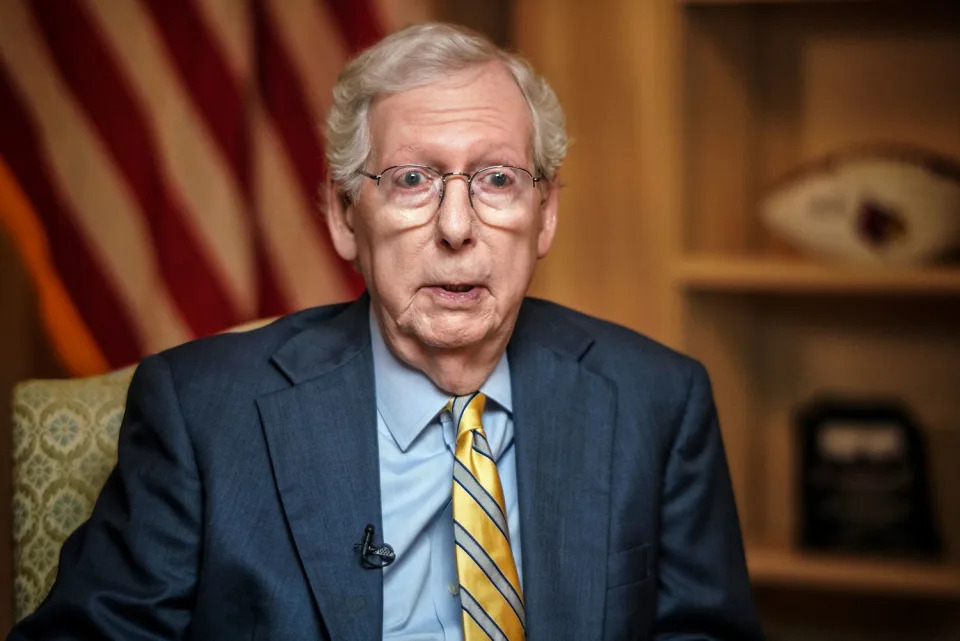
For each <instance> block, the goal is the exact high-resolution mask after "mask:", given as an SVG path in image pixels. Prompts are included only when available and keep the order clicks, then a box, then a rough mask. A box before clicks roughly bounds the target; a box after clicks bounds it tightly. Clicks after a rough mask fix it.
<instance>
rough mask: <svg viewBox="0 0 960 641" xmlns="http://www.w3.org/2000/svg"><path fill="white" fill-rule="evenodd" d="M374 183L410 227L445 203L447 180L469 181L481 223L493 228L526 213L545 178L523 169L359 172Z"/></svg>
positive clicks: (425, 168) (409, 167)
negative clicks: (460, 178) (442, 171)
mask: <svg viewBox="0 0 960 641" xmlns="http://www.w3.org/2000/svg"><path fill="white" fill-rule="evenodd" d="M358 173H360V174H361V175H363V176H366V177H367V178H370V179H371V180H375V181H376V183H377V186H378V188H379V190H380V193H381V194H382V195H383V197H384V200H385V202H386V204H387V206H388V207H389V208H390V209H391V210H393V211H395V212H396V214H397V215H398V217H400V218H402V219H403V221H404V222H405V223H408V224H422V223H424V222H426V221H427V220H429V219H430V218H431V217H432V216H433V215H434V213H435V212H436V211H437V208H438V207H439V206H440V203H442V202H443V196H444V192H445V191H446V184H447V179H449V178H452V177H462V178H465V179H466V180H467V193H468V195H469V198H470V205H471V206H472V207H473V209H474V210H475V211H476V212H477V215H478V216H480V218H481V219H482V220H484V221H485V222H488V223H491V224H509V223H511V222H514V221H516V220H517V218H518V217H522V216H523V215H524V212H525V211H527V209H526V207H524V205H525V204H527V203H529V202H530V195H531V193H532V192H533V191H535V190H536V189H537V186H538V184H539V183H541V182H542V180H543V178H542V177H539V176H534V175H533V174H532V173H531V172H530V171H528V170H526V169H524V168H523V167H513V166H510V165H493V166H490V167H484V168H483V169H478V170H476V171H475V172H473V173H467V172H463V171H451V172H447V173H441V172H440V171H439V170H437V169H434V168H433V167H428V166H426V165H394V166H393V167H387V168H386V169H384V170H383V171H381V172H380V173H379V174H371V173H369V172H366V171H363V170H362V169H361V170H359V172H358Z"/></svg>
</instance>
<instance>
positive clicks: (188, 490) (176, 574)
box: [8, 356, 202, 641]
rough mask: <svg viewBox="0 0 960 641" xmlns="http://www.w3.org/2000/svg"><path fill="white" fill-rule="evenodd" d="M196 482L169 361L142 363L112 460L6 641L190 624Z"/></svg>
mask: <svg viewBox="0 0 960 641" xmlns="http://www.w3.org/2000/svg"><path fill="white" fill-rule="evenodd" d="M201 495H202V492H201V485H200V480H199V477H198V474H197V465H196V461H195V459H194V452H193V447H192V445H191V443H190V441H189V438H188V435H187V430H186V427H185V425H184V420H183V416H182V414H181V412H180V407H179V403H178V400H177V396H176V392H175V391H174V386H173V382H172V379H171V376H170V371H169V368H168V367H167V365H166V362H165V361H164V360H163V357H162V356H154V357H151V358H148V359H146V360H144V361H143V363H142V364H141V365H140V366H139V368H138V369H137V372H136V374H135V375H134V377H133V381H132V383H131V385H130V390H129V393H128V396H127V407H126V412H125V414H124V418H123V423H122V425H121V428H120V438H119V446H118V463H117V467H116V468H115V469H114V470H113V472H112V473H111V475H110V477H109V478H108V480H107V482H106V485H105V486H104V488H103V490H102V492H101V494H100V497H99V499H98V500H97V503H96V507H95V508H94V511H93V514H92V516H91V517H90V519H89V520H88V521H87V522H86V523H84V524H83V525H82V526H80V527H79V528H78V529H77V530H76V531H75V532H74V533H73V534H72V535H71V536H70V537H69V538H68V539H67V541H66V543H65V544H64V546H63V550H62V551H61V554H60V566H59V570H58V574H57V580H56V583H55V585H54V587H53V590H52V591H51V593H50V595H49V596H48V597H47V599H46V600H45V601H44V602H43V604H42V605H41V606H40V607H39V608H38V609H37V611H36V612H35V613H34V614H32V615H30V616H29V617H27V618H25V619H24V620H23V621H22V622H21V623H19V624H18V625H17V626H16V627H15V628H14V629H13V631H12V632H11V633H10V636H9V637H8V639H9V641H28V640H33V639H37V640H39V639H43V640H44V641H61V640H67V639H77V640H79V639H97V640H101V639H109V640H113V639H117V640H120V639H123V640H124V641H139V640H147V639H149V640H151V641H157V640H160V639H180V638H183V637H184V636H185V634H186V630H187V628H188V626H189V623H190V616H191V611H192V604H193V600H194V592H195V584H196V577H197V564H198V561H199V547H200V537H201V517H202V515H201V509H202V504H201Z"/></svg>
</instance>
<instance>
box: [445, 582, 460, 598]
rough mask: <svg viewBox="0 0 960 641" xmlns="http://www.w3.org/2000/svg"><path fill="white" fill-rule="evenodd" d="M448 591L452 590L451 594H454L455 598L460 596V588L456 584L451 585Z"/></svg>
mask: <svg viewBox="0 0 960 641" xmlns="http://www.w3.org/2000/svg"><path fill="white" fill-rule="evenodd" d="M447 589H448V590H450V594H452V595H453V596H457V595H459V594H460V586H459V585H457V584H456V583H451V584H450V585H448V586H447Z"/></svg>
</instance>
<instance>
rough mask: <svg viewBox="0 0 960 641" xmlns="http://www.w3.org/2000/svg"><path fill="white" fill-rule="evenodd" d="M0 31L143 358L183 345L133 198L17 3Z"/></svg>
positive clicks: (8, 60)
mask: <svg viewBox="0 0 960 641" xmlns="http://www.w3.org/2000/svg"><path fill="white" fill-rule="evenodd" d="M0 25H2V26H0V29H2V31H0V35H2V40H3V47H0V56H3V61H4V63H5V65H6V67H7V69H8V70H9V72H10V73H11V75H12V77H13V81H14V82H15V83H16V85H17V86H18V88H19V89H20V91H21V92H22V93H23V95H24V97H25V99H26V100H27V102H28V103H29V104H30V107H31V108H32V111H33V113H34V115H35V120H36V122H37V124H38V127H39V129H40V132H39V133H40V136H41V138H42V145H43V153H44V156H45V157H46V158H47V159H48V161H49V163H50V167H51V174H52V176H51V179H52V180H54V181H56V182H57V183H59V185H60V186H61V187H62V189H63V194H64V196H65V197H66V198H68V199H69V200H70V201H71V203H70V204H71V205H72V210H73V211H74V213H75V214H76V216H77V226H78V228H79V230H80V232H81V233H82V234H83V236H84V238H85V239H86V241H87V243H88V244H89V246H90V248H91V250H92V251H93V253H94V256H95V258H96V259H97V260H98V261H99V262H100V263H101V264H102V265H103V266H104V269H103V272H104V274H105V275H106V276H107V278H110V279H111V280H112V282H113V284H114V285H115V286H116V290H117V292H118V293H119V295H120V298H121V300H122V301H123V303H124V305H125V307H126V309H127V310H128V312H129V314H130V317H131V319H132V320H133V322H134V323H135V326H134V327H133V328H132V330H133V333H134V335H135V336H138V337H139V339H140V342H141V345H142V346H143V348H144V349H145V350H146V351H148V352H149V351H155V350H157V349H161V348H164V347H167V346H170V345H176V344H178V343H182V342H183V341H185V340H187V339H188V338H189V337H190V333H189V331H188V329H187V326H186V324H185V322H184V320H183V318H182V317H181V316H180V313H179V310H177V308H176V307H175V306H174V304H173V301H172V298H171V296H170V292H169V290H168V289H167V286H166V284H165V283H164V282H163V279H162V278H161V277H160V275H159V270H158V268H157V259H156V255H155V253H154V251H153V247H152V244H151V242H150V235H149V232H148V230H147V227H146V223H145V222H144V220H143V217H142V214H141V212H140V211H139V206H138V203H137V201H136V198H135V197H134V195H133V194H132V193H131V192H130V189H129V187H128V186H127V183H126V182H125V181H124V180H123V178H122V176H121V175H120V174H119V172H118V171H117V168H116V167H115V165H114V164H113V160H112V158H111V157H110V156H109V154H108V152H107V150H106V149H105V148H104V146H103V144H102V141H101V140H100V139H99V137H98V136H97V134H96V133H95V131H94V130H93V129H92V127H91V125H90V123H89V122H88V120H87V118H86V115H85V114H84V113H83V112H82V110H81V108H80V107H79V106H78V105H77V104H76V102H75V100H74V98H73V96H72V94H71V93H70V91H69V89H68V88H67V87H66V86H65V85H64V84H63V82H62V81H61V80H60V75H59V73H58V71H57V67H56V65H55V64H54V62H53V60H51V59H50V54H49V52H48V50H47V48H46V45H45V43H44V40H43V37H42V35H41V34H40V33H39V31H38V27H37V25H36V24H35V23H34V21H33V18H32V16H30V14H29V12H28V10H27V8H26V7H25V6H24V4H23V2H22V0H6V1H4V2H0ZM107 211H108V212H110V216H109V217H106V216H104V215H103V212H107ZM105 221H109V224H105Z"/></svg>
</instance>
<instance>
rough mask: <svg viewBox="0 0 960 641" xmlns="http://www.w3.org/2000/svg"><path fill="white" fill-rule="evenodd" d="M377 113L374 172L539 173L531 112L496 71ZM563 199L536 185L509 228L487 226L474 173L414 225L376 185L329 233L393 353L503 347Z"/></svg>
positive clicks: (410, 94)
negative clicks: (402, 168)
mask: <svg viewBox="0 0 960 641" xmlns="http://www.w3.org/2000/svg"><path fill="white" fill-rule="evenodd" d="M369 118H370V131H371V137H372V149H373V151H372V154H371V158H370V160H369V161H368V163H367V166H366V168H365V169H366V170H367V171H369V172H370V173H374V174H377V173H380V172H381V171H382V170H384V169H386V168H387V167H391V166H394V165H403V164H418V165H426V166H429V167H433V168H436V169H437V170H439V171H440V172H441V173H446V172H452V171H462V172H467V173H473V172H474V171H476V170H477V169H481V168H484V167H489V166H492V165H513V166H517V167H522V168H525V169H527V170H529V171H531V172H533V173H534V174H535V172H534V169H533V162H532V154H531V139H532V138H531V131H532V129H531V128H532V125H531V119H530V111H529V108H528V106H527V104H526V101H525V100H524V98H523V95H522V94H521V92H520V89H519V88H518V87H517V85H516V83H515V82H514V80H513V78H512V77H511V76H510V75H509V73H508V72H507V71H506V70H505V69H504V68H503V67H502V66H501V65H499V64H487V65H484V66H480V67H476V68H474V69H471V70H467V71H465V72H462V73H458V74H454V75H452V76H451V77H449V78H447V79H444V80H442V81H440V82H437V83H434V84H431V85H427V86H424V87H421V88H417V89H412V90H410V91H405V92H402V93H397V94H388V95H384V96H381V97H378V98H377V99H376V100H375V101H374V103H373V104H372V106H371V109H370V116H369ZM475 191H476V189H475ZM555 192H556V190H555V187H554V186H553V185H552V184H550V185H547V186H546V188H531V189H529V190H528V192H527V196H528V197H525V198H524V199H522V201H521V202H519V203H518V204H517V205H516V208H517V209H516V215H511V216H510V220H509V222H506V223H505V222H503V221H499V222H498V221H490V222H485V221H484V220H483V219H482V218H480V217H479V216H478V214H477V211H476V210H475V209H474V208H473V207H472V206H471V202H470V198H469V195H468V190H467V180H466V178H461V177H451V178H449V179H448V180H447V183H446V187H445V192H444V197H443V201H442V204H441V203H440V202H439V199H436V201H435V202H434V203H432V204H431V207H432V209H431V210H430V211H431V212H435V213H433V214H432V216H431V217H430V218H429V220H427V221H426V222H424V223H418V224H414V225H411V224H410V223H409V221H404V220H403V218H402V217H398V216H397V215H396V211H395V209H391V207H390V204H389V203H388V202H387V200H386V196H385V192H384V189H382V188H380V187H378V186H377V183H376V181H374V180H370V179H364V183H363V187H362V189H361V191H360V195H359V197H358V198H357V199H356V200H355V201H354V202H353V203H350V204H348V205H346V206H345V207H344V208H343V209H342V210H341V211H342V216H341V217H340V219H339V220H341V221H343V224H337V220H336V217H335V220H333V221H332V222H331V232H332V234H333V237H334V244H335V246H336V248H337V251H338V252H339V253H340V255H341V256H342V257H343V258H344V259H346V260H350V261H354V260H355V261H356V262H357V264H358V265H359V268H360V271H361V273H362V274H363V278H364V281H365V282H366V285H367V288H368V289H369V292H370V296H371V300H372V302H373V310H374V313H375V314H376V315H377V319H378V321H379V322H380V326H381V328H382V329H383V332H384V337H385V338H386V340H387V342H388V344H390V345H391V346H392V347H393V348H394V351H395V352H397V353H400V354H407V353H409V352H410V349H405V348H410V347H412V348H414V349H421V350H423V349H426V350H428V351H429V350H436V349H441V350H456V349H461V348H473V347H478V346H483V345H484V344H485V343H486V344H500V345H503V344H505V343H506V340H507V339H508V338H509V335H510V334H511V332H512V331H513V325H514V322H515V321H516V317H517V313H518V311H519V308H520V303H521V302H522V300H523V297H524V294H525V293H526V291H527V287H528V286H529V284H530V280H531V278H532V277H533V272H534V267H535V265H536V262H537V259H539V258H541V257H543V256H544V255H545V254H546V253H547V251H548V250H549V248H550V245H551V243H552V241H553V236H554V231H555V228H556V193H555ZM475 200H476V197H475Z"/></svg>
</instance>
